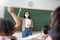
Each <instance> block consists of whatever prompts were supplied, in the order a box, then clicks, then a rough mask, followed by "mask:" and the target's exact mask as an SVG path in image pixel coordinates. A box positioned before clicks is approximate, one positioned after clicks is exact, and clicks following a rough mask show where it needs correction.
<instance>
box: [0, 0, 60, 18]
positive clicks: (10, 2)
mask: <svg viewBox="0 0 60 40" xmlns="http://www.w3.org/2000/svg"><path fill="white" fill-rule="evenodd" d="M29 1H33V5H34V6H33V7H29V6H28V3H29ZM59 3H60V0H7V1H6V0H1V1H0V6H3V7H2V8H1V7H0V13H1V15H0V17H4V7H5V6H13V7H22V8H33V9H43V10H54V9H55V8H56V7H58V6H60V4H59Z"/></svg>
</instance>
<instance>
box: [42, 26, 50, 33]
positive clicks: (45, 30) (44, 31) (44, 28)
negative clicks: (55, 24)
mask: <svg viewBox="0 0 60 40" xmlns="http://www.w3.org/2000/svg"><path fill="white" fill-rule="evenodd" d="M49 29H50V28H49V25H44V26H43V33H44V34H48V30H49Z"/></svg>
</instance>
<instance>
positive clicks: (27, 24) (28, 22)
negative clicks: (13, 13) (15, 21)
mask: <svg viewBox="0 0 60 40" xmlns="http://www.w3.org/2000/svg"><path fill="white" fill-rule="evenodd" d="M30 24H31V20H30V19H25V27H26V28H29V27H30V26H29V25H30Z"/></svg>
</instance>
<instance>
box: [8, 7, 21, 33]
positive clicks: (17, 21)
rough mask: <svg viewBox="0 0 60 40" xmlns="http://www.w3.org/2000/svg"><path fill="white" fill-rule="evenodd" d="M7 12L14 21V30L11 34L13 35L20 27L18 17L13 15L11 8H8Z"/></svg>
mask: <svg viewBox="0 0 60 40" xmlns="http://www.w3.org/2000/svg"><path fill="white" fill-rule="evenodd" d="M8 12H9V13H10V15H11V16H12V17H13V19H14V21H15V23H16V24H15V26H14V30H13V31H12V33H14V32H15V31H16V30H17V29H18V28H19V27H20V20H19V19H18V17H17V16H16V15H15V13H14V11H13V8H12V7H8Z"/></svg>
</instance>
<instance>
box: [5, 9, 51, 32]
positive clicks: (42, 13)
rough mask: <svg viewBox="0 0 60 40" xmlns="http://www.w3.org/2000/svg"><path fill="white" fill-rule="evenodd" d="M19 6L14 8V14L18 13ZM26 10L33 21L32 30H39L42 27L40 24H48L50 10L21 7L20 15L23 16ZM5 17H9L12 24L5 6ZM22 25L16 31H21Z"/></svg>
mask: <svg viewBox="0 0 60 40" xmlns="http://www.w3.org/2000/svg"><path fill="white" fill-rule="evenodd" d="M18 11H19V8H14V12H15V13H16V15H17V14H18ZM26 11H29V12H30V16H31V19H32V21H33V25H34V27H33V31H40V30H41V29H42V26H43V25H45V24H49V18H50V13H51V12H52V11H51V10H36V9H26V8H22V9H21V17H24V13H25V12H26ZM4 13H5V18H8V19H10V20H11V21H12V22H13V23H14V24H15V22H14V20H13V18H12V17H11V15H10V14H9V13H8V11H7V8H5V11H4ZM21 30H22V27H21V26H20V28H19V29H18V31H21Z"/></svg>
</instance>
